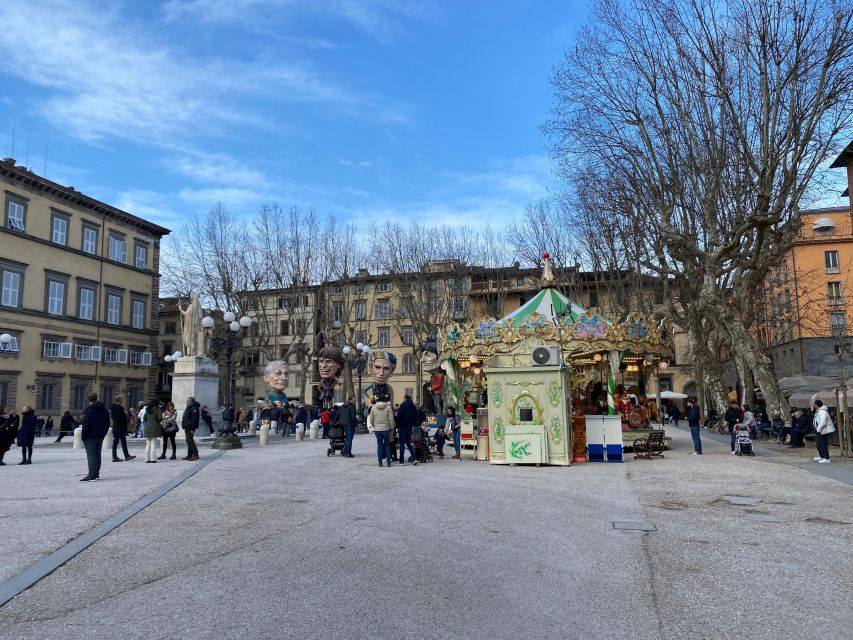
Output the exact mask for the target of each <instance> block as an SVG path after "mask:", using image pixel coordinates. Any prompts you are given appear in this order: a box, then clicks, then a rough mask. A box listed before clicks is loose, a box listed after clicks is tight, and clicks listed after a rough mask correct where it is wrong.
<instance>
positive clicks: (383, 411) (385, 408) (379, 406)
mask: <svg viewBox="0 0 853 640" xmlns="http://www.w3.org/2000/svg"><path fill="white" fill-rule="evenodd" d="M370 419H371V422H372V423H373V430H374V431H391V427H393V426H394V410H393V409H391V404H390V403H388V402H377V403H376V404H375V405H373V408H372V409H371V410H370Z"/></svg>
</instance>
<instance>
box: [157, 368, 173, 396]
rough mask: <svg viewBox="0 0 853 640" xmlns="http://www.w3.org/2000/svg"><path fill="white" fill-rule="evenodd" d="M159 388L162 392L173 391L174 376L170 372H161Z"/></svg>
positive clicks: (158, 379)
mask: <svg viewBox="0 0 853 640" xmlns="http://www.w3.org/2000/svg"><path fill="white" fill-rule="evenodd" d="M157 388H158V389H159V390H160V391H170V390H171V389H172V375H171V374H170V373H169V372H168V371H161V372H160V373H159V374H157Z"/></svg>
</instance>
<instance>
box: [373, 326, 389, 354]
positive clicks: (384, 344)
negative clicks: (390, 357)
mask: <svg viewBox="0 0 853 640" xmlns="http://www.w3.org/2000/svg"><path fill="white" fill-rule="evenodd" d="M376 344H377V346H378V347H379V348H380V349H387V348H388V347H389V346H391V330H390V329H389V328H388V327H380V328H379V337H378V339H377V343H376Z"/></svg>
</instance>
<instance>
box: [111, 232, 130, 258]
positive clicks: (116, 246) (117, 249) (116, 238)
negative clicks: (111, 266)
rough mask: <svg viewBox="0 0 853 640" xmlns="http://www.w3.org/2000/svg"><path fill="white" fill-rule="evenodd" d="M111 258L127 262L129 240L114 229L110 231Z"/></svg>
mask: <svg viewBox="0 0 853 640" xmlns="http://www.w3.org/2000/svg"><path fill="white" fill-rule="evenodd" d="M110 260H115V261H116V262H121V263H122V264H127V240H125V239H124V236H123V235H120V234H118V233H115V232H114V231H110Z"/></svg>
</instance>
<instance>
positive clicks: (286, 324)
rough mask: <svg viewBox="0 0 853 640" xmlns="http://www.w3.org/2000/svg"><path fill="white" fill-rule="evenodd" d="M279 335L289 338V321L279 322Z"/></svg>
mask: <svg viewBox="0 0 853 640" xmlns="http://www.w3.org/2000/svg"><path fill="white" fill-rule="evenodd" d="M279 333H281V335H283V336H289V335H290V321H289V320H282V321H281V327H280V331H279Z"/></svg>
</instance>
